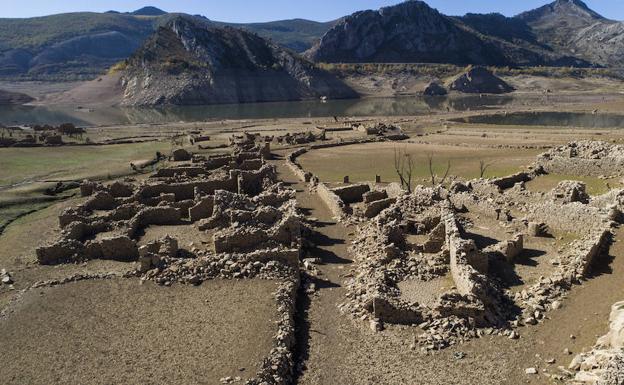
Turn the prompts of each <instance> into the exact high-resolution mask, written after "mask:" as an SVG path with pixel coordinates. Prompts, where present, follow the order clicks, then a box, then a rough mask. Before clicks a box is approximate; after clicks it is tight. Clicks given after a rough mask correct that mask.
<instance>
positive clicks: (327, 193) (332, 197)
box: [316, 183, 349, 220]
mask: <svg viewBox="0 0 624 385" xmlns="http://www.w3.org/2000/svg"><path fill="white" fill-rule="evenodd" d="M316 192H317V194H318V196H319V198H321V200H322V201H323V203H325V205H326V206H327V207H328V208H329V210H330V211H331V213H332V215H333V216H334V218H336V219H338V220H340V219H341V218H344V216H345V215H348V214H349V210H348V207H347V206H346V205H345V204H344V202H343V201H342V200H341V199H340V197H339V196H338V195H336V194H335V193H334V192H333V191H332V190H331V189H330V188H329V187H327V185H326V184H325V183H318V184H317V185H316Z"/></svg>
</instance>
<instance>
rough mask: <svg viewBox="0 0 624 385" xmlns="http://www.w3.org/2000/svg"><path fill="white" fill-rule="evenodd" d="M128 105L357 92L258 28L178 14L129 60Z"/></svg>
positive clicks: (126, 76)
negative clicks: (263, 35) (216, 23)
mask: <svg viewBox="0 0 624 385" xmlns="http://www.w3.org/2000/svg"><path fill="white" fill-rule="evenodd" d="M125 67H126V68H125V69H124V71H123V73H122V87H123V90H124V97H123V104H125V105H163V104H165V105H166V104H176V105H188V104H216V103H245V102H266V101H284V100H300V99H307V98H318V97H320V96H328V97H331V98H347V97H356V94H355V92H353V91H352V90H351V89H350V88H349V87H347V86H346V85H344V84H343V83H342V82H341V81H339V80H337V79H336V78H334V77H333V76H332V75H330V74H329V73H327V72H324V71H322V70H319V69H317V68H315V67H314V66H313V65H312V64H311V63H309V62H307V61H305V60H304V59H302V58H300V57H298V56H296V55H295V54H292V53H290V52H288V51H286V50H284V49H282V48H280V47H279V46H277V45H276V44H274V43H271V42H269V41H267V40H265V39H263V38H261V37H259V36H257V35H255V34H252V33H249V32H247V31H244V30H240V29H234V28H229V27H226V28H215V27H213V26H211V25H210V23H208V22H205V21H202V20H199V19H197V18H192V17H186V16H179V17H176V18H175V19H173V20H172V21H170V22H169V23H168V24H167V25H166V26H165V27H161V28H159V30H158V31H157V32H156V33H155V34H154V35H153V36H152V37H151V38H150V39H149V40H148V41H147V42H146V43H145V44H144V45H143V46H142V47H141V48H140V49H139V50H138V51H137V52H136V53H135V54H134V55H133V56H132V57H131V58H130V59H128V60H127V61H126V66H125Z"/></svg>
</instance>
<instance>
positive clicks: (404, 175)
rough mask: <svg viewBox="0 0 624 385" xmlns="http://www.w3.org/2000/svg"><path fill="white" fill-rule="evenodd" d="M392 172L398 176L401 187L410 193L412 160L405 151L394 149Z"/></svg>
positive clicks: (412, 169) (412, 170) (412, 171)
mask: <svg viewBox="0 0 624 385" xmlns="http://www.w3.org/2000/svg"><path fill="white" fill-rule="evenodd" d="M394 170H395V171H396V173H397V175H398V176H399V180H400V181H401V187H403V188H404V189H405V190H407V191H408V192H412V176H413V173H414V159H413V158H412V155H411V154H408V153H407V152H406V151H405V150H399V149H397V148H396V147H395V148H394Z"/></svg>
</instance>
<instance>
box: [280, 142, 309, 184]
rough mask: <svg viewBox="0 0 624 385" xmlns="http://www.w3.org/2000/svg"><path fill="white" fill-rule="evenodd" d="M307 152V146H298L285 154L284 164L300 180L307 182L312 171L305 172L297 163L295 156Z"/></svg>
mask: <svg viewBox="0 0 624 385" xmlns="http://www.w3.org/2000/svg"><path fill="white" fill-rule="evenodd" d="M307 152H308V149H307V148H300V149H298V150H296V151H293V152H291V153H290V154H288V156H286V164H287V165H288V167H289V168H290V170H291V171H292V172H293V173H294V174H295V176H296V177H297V179H299V180H300V181H301V182H305V183H308V182H310V180H311V179H312V173H309V172H306V171H305V170H304V169H303V168H302V167H301V165H300V164H299V163H297V158H298V157H300V156H301V155H303V154H305V153H307Z"/></svg>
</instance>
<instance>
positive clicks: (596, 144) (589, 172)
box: [537, 141, 624, 176]
mask: <svg viewBox="0 0 624 385" xmlns="http://www.w3.org/2000/svg"><path fill="white" fill-rule="evenodd" d="M537 164H538V165H540V166H541V167H543V169H544V170H545V171H546V172H548V173H558V174H567V175H579V176H600V175H605V176H622V175H624V146H622V145H614V144H610V143H607V142H600V141H578V142H571V143H568V144H567V145H564V146H560V147H556V148H553V149H551V150H550V151H548V152H546V153H544V154H542V155H540V156H539V157H538V159H537Z"/></svg>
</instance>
